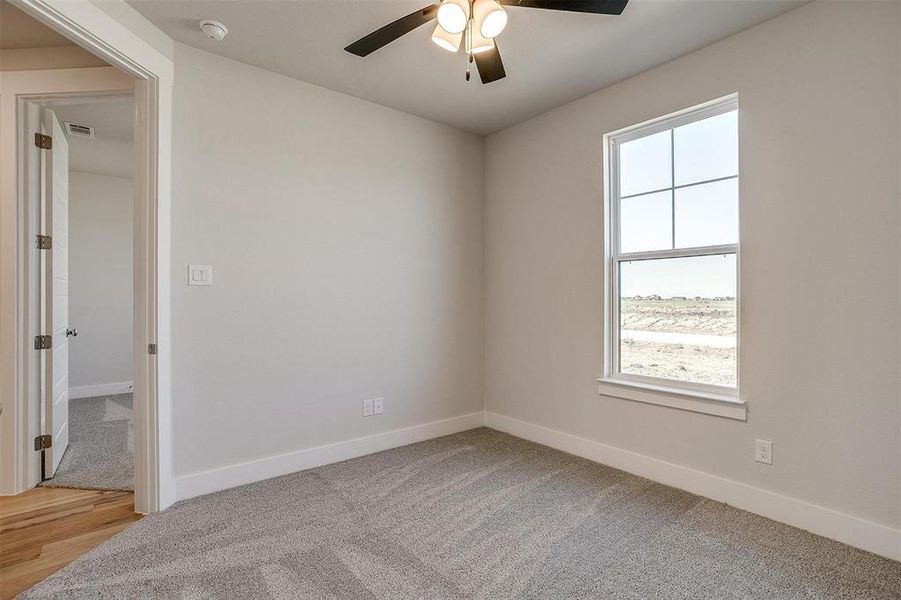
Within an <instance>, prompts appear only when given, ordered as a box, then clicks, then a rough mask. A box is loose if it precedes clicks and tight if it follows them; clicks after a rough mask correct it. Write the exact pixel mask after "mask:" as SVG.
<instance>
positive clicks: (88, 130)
mask: <svg viewBox="0 0 901 600" xmlns="http://www.w3.org/2000/svg"><path fill="white" fill-rule="evenodd" d="M66 133H67V134H69V137H80V138H87V139H89V140H93V139H94V128H93V127H88V126H87V125H78V124H77V123H69V122H66Z"/></svg>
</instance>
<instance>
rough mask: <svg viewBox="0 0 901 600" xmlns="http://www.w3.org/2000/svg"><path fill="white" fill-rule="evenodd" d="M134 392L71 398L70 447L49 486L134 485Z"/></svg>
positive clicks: (125, 487) (123, 487)
mask: <svg viewBox="0 0 901 600" xmlns="http://www.w3.org/2000/svg"><path fill="white" fill-rule="evenodd" d="M134 471H135V467H134V407H133V404H132V395H131V394H116V395H114V396H98V397H96V398H79V399H77V400H70V401H69V447H68V448H67V449H66V453H65V454H63V459H62V460H61V461H60V463H59V467H57V469H56V473H55V474H54V476H53V478H52V479H48V480H46V481H44V482H43V483H41V485H44V486H48V487H68V488H87V489H94V490H133V489H134Z"/></svg>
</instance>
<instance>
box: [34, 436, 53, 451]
mask: <svg viewBox="0 0 901 600" xmlns="http://www.w3.org/2000/svg"><path fill="white" fill-rule="evenodd" d="M52 447H53V436H52V435H50V434H49V433H45V434H44V435H39V436H38V437H36V438H34V449H35V450H46V449H47V448H52Z"/></svg>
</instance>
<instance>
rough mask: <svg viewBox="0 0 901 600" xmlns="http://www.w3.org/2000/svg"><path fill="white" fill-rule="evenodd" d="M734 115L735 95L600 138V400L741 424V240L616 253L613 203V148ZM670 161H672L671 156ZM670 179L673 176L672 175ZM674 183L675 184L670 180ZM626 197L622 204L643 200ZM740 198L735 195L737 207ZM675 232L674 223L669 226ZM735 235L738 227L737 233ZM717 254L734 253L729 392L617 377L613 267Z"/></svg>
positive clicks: (615, 165) (615, 195) (615, 205)
mask: <svg viewBox="0 0 901 600" xmlns="http://www.w3.org/2000/svg"><path fill="white" fill-rule="evenodd" d="M733 110H738V95H737V94H732V95H730V96H726V97H724V98H719V99H717V100H713V101H711V102H707V103H704V104H702V105H699V106H695V107H692V108H688V109H686V110H682V111H679V112H677V113H673V114H670V115H667V116H664V117H660V118H658V119H653V120H651V121H647V122H645V123H640V124H638V125H635V126H632V127H627V128H624V129H621V130H618V131H614V132H611V133H608V134H606V135H605V136H604V179H605V181H606V185H605V186H604V234H605V235H604V239H605V256H604V315H605V317H604V325H605V327H604V348H603V350H604V365H603V367H604V368H603V375H602V376H601V377H600V378H598V380H597V383H598V393H599V394H601V395H604V396H613V397H617V398H624V399H628V400H636V401H639V402H647V403H651V404H658V405H663V406H671V407H674V408H681V409H684V410H692V411H696V412H703V413H707V414H714V415H718V416H723V417H729V418H736V419H741V420H744V419H745V418H746V407H745V405H744V402H743V401H742V400H741V394H740V389H741V387H740V386H741V383H740V380H739V379H740V378H739V368H738V366H739V364H740V362H739V361H740V358H739V357H740V351H741V319H740V315H741V254H740V243H741V238H740V237H739V241H738V242H737V243H735V244H719V245H714V246H703V247H692V248H678V249H675V248H674V249H664V250H648V251H641V252H625V253H620V252H618V250H619V241H620V240H619V223H620V221H619V203H620V201H621V200H622V199H623V198H620V196H619V168H618V167H619V165H618V158H619V151H618V146H619V145H621V144H623V143H625V142H629V141H632V140H635V139H639V138H643V137H646V136H649V135H654V134H655V133H660V132H662V131H667V130H670V129H675V128H677V127H681V126H683V125H688V124H690V123H694V122H697V121H701V120H703V119H707V118H710V117H714V116H717V115H720V114H723V113H726V112H730V111H733ZM670 159H671V161H675V157H674V156H672V155H671V157H670ZM673 176H675V174H673ZM729 179H737V180H738V181H741V172H740V171H739V174H738V175H735V176H728V177H721V178H714V179H711V180H708V181H703V182H694V183H691V184H683V185H678V186H675V185H674V186H673V187H667V188H665V189H663V190H655V191H657V192H660V191H669V190H676V189H681V188H684V187H692V186H695V185H700V184H702V183H713V182H716V181H725V180H729ZM673 183H674V184H675V181H673ZM645 193H653V192H643V193H641V194H630V195H629V196H626V199H628V198H632V197H638V196H641V195H644V194H645ZM740 202H741V197H740V196H739V203H740ZM673 227H675V222H674V223H673ZM740 230H741V228H740V226H739V231H740ZM723 254H735V260H736V385H735V387H734V388H732V387H729V386H720V385H712V384H704V383H690V382H683V381H677V380H669V379H661V378H656V377H650V376H646V375H632V374H628V373H620V372H619V364H618V361H619V353H618V352H617V351H616V348H618V347H619V344H620V331H619V320H618V316H619V295H618V285H619V277H618V275H617V274H618V273H619V264H620V263H622V262H627V261H634V260H648V259H655V258H687V257H693V256H717V255H723Z"/></svg>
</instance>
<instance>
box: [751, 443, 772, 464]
mask: <svg viewBox="0 0 901 600" xmlns="http://www.w3.org/2000/svg"><path fill="white" fill-rule="evenodd" d="M754 460H756V461H757V462H759V463H764V464H767V465H771V464H773V442H771V441H769V440H755V442H754Z"/></svg>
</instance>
